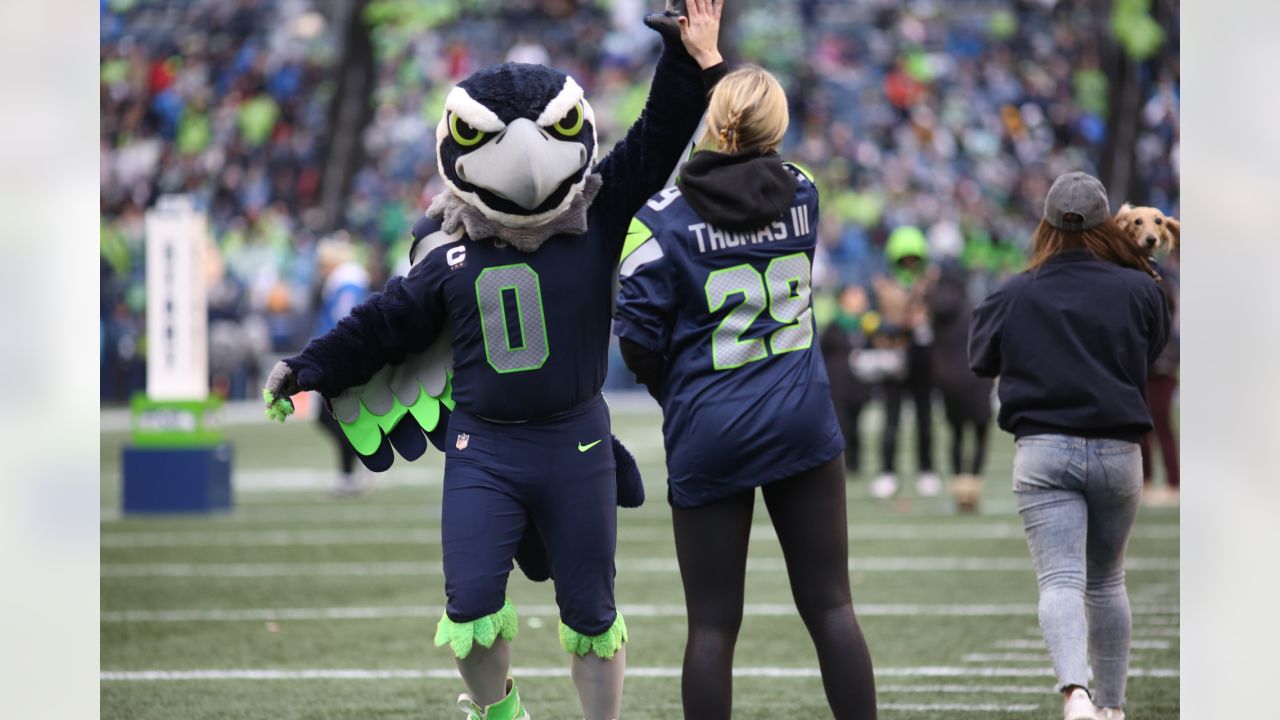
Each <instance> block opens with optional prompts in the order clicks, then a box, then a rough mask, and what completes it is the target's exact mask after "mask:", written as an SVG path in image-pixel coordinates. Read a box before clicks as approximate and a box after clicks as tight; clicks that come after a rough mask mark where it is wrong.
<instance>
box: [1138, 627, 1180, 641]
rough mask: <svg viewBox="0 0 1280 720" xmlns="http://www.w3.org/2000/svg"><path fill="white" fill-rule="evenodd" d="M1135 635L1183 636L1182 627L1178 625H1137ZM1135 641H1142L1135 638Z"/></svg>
mask: <svg viewBox="0 0 1280 720" xmlns="http://www.w3.org/2000/svg"><path fill="white" fill-rule="evenodd" d="M1133 636H1134V637H1165V638H1177V637H1182V629H1181V628H1176V627H1154V628H1143V627H1135V628H1134V629H1133ZM1133 642H1135V643H1136V642H1140V641H1138V640H1134V641H1133ZM1151 642H1158V641H1155V640H1152V641H1151ZM1166 644H1167V643H1166Z"/></svg>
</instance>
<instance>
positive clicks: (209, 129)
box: [100, 0, 335, 400]
mask: <svg viewBox="0 0 1280 720" xmlns="http://www.w3.org/2000/svg"><path fill="white" fill-rule="evenodd" d="M100 10H101V50H100V53H101V54H100V71H101V84H100V98H101V109H102V115H101V137H100V148H101V178H100V180H101V196H100V205H101V213H102V218H101V236H100V247H101V257H102V263H101V265H102V298H101V299H102V303H101V309H100V311H101V323H102V328H101V329H102V346H103V349H102V394H103V397H104V399H116V400H118V399H124V398H125V397H127V395H128V394H129V393H131V392H133V391H136V390H138V389H140V387H141V386H142V382H143V377H144V372H145V327H144V326H145V320H144V317H145V313H144V309H145V303H146V297H145V296H146V291H145V269H144V266H143V257H144V252H143V218H144V213H145V211H146V209H147V208H148V207H150V206H151V205H152V203H153V202H154V201H155V199H156V198H157V197H158V196H159V195H161V194H165V193H178V192H180V193H189V194H191V195H193V196H194V197H195V198H196V200H197V202H198V204H199V206H200V207H201V208H202V209H204V210H205V211H206V212H207V213H208V217H209V224H210V231H211V232H210V234H211V238H210V239H211V242H212V247H211V248H210V251H211V252H209V253H208V254H209V256H210V258H211V263H213V265H214V267H212V268H210V283H211V291H210V331H211V343H210V346H211V348H210V349H211V358H210V359H211V364H212V366H213V368H214V372H215V378H214V379H215V385H216V386H217V388H216V389H218V390H219V391H220V392H222V393H224V394H228V395H232V396H243V395H244V393H245V392H247V390H246V389H245V388H246V386H247V384H248V383H249V382H250V378H251V377H252V376H253V375H254V371H255V369H256V368H254V367H252V365H251V364H250V363H251V361H252V360H253V359H255V358H257V357H260V356H261V355H262V354H263V352H265V350H266V349H268V348H269V347H270V343H271V339H272V338H271V336H272V335H273V334H274V335H275V336H276V339H285V340H286V342H294V341H295V340H296V335H295V334H294V333H293V332H292V330H291V329H289V328H281V327H278V325H279V324H278V323H277V324H276V325H277V327H275V328H272V327H270V325H271V323H270V322H269V321H270V318H271V315H272V313H271V312H270V311H271V310H272V309H278V308H279V307H281V306H288V305H291V304H292V303H291V302H289V301H288V298H285V297H282V296H281V292H284V293H285V294H286V295H287V294H288V293H289V292H290V291H291V289H294V288H296V289H300V288H304V287H307V286H308V285H309V284H310V283H311V282H312V280H311V275H312V272H311V271H310V270H309V266H310V263H308V262H307V257H306V248H307V247H308V246H309V244H310V243H309V241H308V239H307V233H306V232H305V229H306V217H307V211H308V209H310V208H313V207H314V206H315V205H316V195H317V189H318V186H319V175H320V172H321V167H322V160H323V156H324V152H325V143H326V141H327V140H328V138H327V137H326V128H327V127H328V124H329V123H328V114H329V106H330V102H329V100H330V96H331V95H332V86H333V82H334V80H333V61H332V58H333V57H334V53H335V45H334V41H333V38H332V34H331V33H330V32H329V28H328V26H327V22H326V20H325V18H324V17H323V16H321V15H320V14H319V13H317V12H315V10H314V8H313V7H312V6H311V3H310V2H308V0H281V1H280V2H267V1H265V0H102V2H101V8H100ZM282 276H288V277H290V278H291V281H292V282H291V283H290V284H288V285H285V286H283V287H282V286H281V284H280V283H279V282H278V280H279V278H280V277H282ZM286 336H287V337H286ZM256 380H257V378H256V377H252V381H253V382H256Z"/></svg>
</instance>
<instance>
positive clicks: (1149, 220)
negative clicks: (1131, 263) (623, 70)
mask: <svg viewBox="0 0 1280 720" xmlns="http://www.w3.org/2000/svg"><path fill="white" fill-rule="evenodd" d="M1116 224H1118V225H1119V226H1120V228H1121V229H1122V230H1124V231H1125V232H1127V233H1129V237H1131V238H1133V241H1134V242H1135V243H1137V244H1138V247H1140V248H1142V249H1143V250H1144V251H1146V252H1155V251H1156V250H1157V249H1162V250H1172V249H1174V248H1176V247H1178V244H1179V242H1180V237H1179V235H1180V234H1181V231H1182V226H1181V225H1180V224H1179V223H1178V219H1177V218H1171V217H1165V214H1164V213H1162V212H1160V211H1159V210H1158V209H1156V208H1153V207H1133V206H1132V205H1130V204H1129V203H1125V204H1124V205H1123V206H1122V207H1121V208H1120V212H1118V213H1116Z"/></svg>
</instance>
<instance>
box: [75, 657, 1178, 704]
mask: <svg viewBox="0 0 1280 720" xmlns="http://www.w3.org/2000/svg"><path fill="white" fill-rule="evenodd" d="M511 674H512V676H514V677H526V678H548V677H568V676H569V668H567V667H544V668H524V667H514V668H512V669H511ZM733 674H734V676H735V677H748V678H774V679H784V678H817V677H821V675H820V674H819V672H818V669H817V668H785V667H745V668H734V670H733ZM875 674H876V675H877V676H880V677H975V676H976V677H1028V678H1052V677H1053V671H1052V670H1051V669H1050V668H1047V667H1046V668H1002V667H932V666H930V667H899V668H876V670H875ZM680 676H681V669H680V668H678V667H628V668H627V677H628V678H678V677H680ZM1129 676H1130V677H1145V678H1177V677H1179V675H1178V670H1176V669H1173V668H1168V669H1144V668H1130V670H1129ZM98 677H99V679H100V680H102V681H104V682H160V681H180V680H457V679H458V671H457V670H455V669H453V668H448V669H438V670H396V669H388V670H362V669H332V670H329V669H320V670H134V671H110V670H108V671H103V672H101V673H99V675H98ZM901 687H903V688H911V689H903V690H897V691H898V692H984V691H986V690H988V689H989V688H983V687H980V686H975V687H967V688H966V687H965V686H948V685H943V686H901ZM916 687H919V688H921V689H919V690H916V689H914V688H916ZM935 687H941V688H946V689H942V690H935V689H934V688H935ZM886 691H888V690H887V689H886ZM889 692H893V691H889ZM997 692H1002V693H1010V694H1012V693H1024V692H1027V690H1024V689H1023V688H1012V689H1010V688H1009V687H1008V686H1004V687H1003V688H1002V689H998V690H997ZM1035 692H1037V693H1046V694H1047V693H1049V692H1050V691H1049V690H1045V689H1043V688H1040V689H1035ZM881 707H884V706H883V705H881ZM1031 708H1032V709H1035V708H1036V706H1034V705H1033V706H1031Z"/></svg>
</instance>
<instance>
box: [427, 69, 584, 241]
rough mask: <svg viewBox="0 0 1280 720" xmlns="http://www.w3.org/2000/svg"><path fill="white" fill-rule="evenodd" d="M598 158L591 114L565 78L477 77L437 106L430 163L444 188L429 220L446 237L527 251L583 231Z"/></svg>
mask: <svg viewBox="0 0 1280 720" xmlns="http://www.w3.org/2000/svg"><path fill="white" fill-rule="evenodd" d="M596 154H597V144H596V126H595V113H594V112H593V111H592V110H591V104H590V103H588V102H587V100H586V98H585V97H583V93H582V88H581V87H580V86H579V85H578V83H576V82H574V80H573V78H571V77H569V76H568V75H565V74H564V73H562V72H560V71H558V70H553V69H551V68H548V67H543V66H541V65H522V64H516V63H507V64H505V65H498V66H496V67H492V68H488V69H486V70H481V71H480V72H477V73H476V74H474V75H472V76H471V77H469V78H467V79H466V80H464V81H462V82H461V83H459V84H458V85H457V87H455V88H453V90H452V91H450V93H449V95H448V97H447V98H446V100H445V110H444V116H443V117H441V118H440V124H439V126H437V128H436V162H437V164H438V168H439V172H440V177H441V178H442V179H443V180H444V183H445V187H446V188H447V191H446V192H443V193H441V194H440V195H438V196H436V198H435V200H434V201H433V202H432V204H431V207H430V209H428V210H427V214H428V215H430V216H432V217H436V218H441V219H442V220H443V222H444V229H445V231H446V232H451V233H452V232H456V231H457V230H458V229H459V228H460V227H462V228H464V229H465V230H466V233H467V235H468V236H469V237H470V238H471V239H473V240H480V239H485V238H494V239H497V240H499V241H502V242H506V243H510V244H511V245H512V246H514V247H516V248H517V249H519V250H522V251H524V252H533V251H534V250H537V249H538V247H539V246H540V245H541V244H542V243H543V242H544V241H546V239H547V238H549V237H551V236H552V235H555V234H557V233H570V234H580V233H583V232H585V231H586V229H587V208H588V207H590V205H591V201H592V200H593V199H595V196H596V193H597V192H599V190H600V185H601V180H600V177H599V175H596V174H594V173H593V172H592V169H593V168H594V167H595V163H596Z"/></svg>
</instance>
